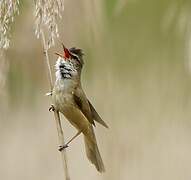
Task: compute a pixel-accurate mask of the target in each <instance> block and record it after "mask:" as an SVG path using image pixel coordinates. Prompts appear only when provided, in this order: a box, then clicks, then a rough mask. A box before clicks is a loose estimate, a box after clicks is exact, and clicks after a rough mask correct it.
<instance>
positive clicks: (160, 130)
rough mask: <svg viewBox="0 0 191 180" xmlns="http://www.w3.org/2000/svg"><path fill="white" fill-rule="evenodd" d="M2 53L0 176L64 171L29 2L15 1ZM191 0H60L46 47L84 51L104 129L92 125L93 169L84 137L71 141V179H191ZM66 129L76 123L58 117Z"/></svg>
mask: <svg viewBox="0 0 191 180" xmlns="http://www.w3.org/2000/svg"><path fill="white" fill-rule="evenodd" d="M19 9H20V15H19V16H16V18H15V22H14V24H13V25H12V32H11V35H12V36H11V46H10V48H9V49H8V50H7V51H4V52H1V57H0V99H1V100H0V179H2V180H12V179H16V180H17V179H20V180H24V179H27V180H42V179H46V180H52V179H57V180H61V179H63V178H64V174H63V169H62V162H61V157H60V154H59V152H58V150H57V147H58V138H57V132H56V125H55V122H54V118H53V114H52V113H49V112H48V108H49V106H50V98H49V97H46V96H45V93H47V92H48V91H49V84H48V78H47V70H46V64H45V61H44V57H43V48H42V45H41V41H40V40H39V39H37V38H36V37H35V34H34V16H33V14H34V12H33V9H34V4H33V1H26V0H22V1H21V4H20V7H19ZM190 18H191V1H188V0H160V1H158V0H144V1H142V0H92V1H90V0H70V1H69V0H65V10H64V12H63V19H62V20H60V22H59V32H60V38H59V39H58V40H57V41H56V46H55V47H54V48H51V49H50V50H49V55H50V59H51V67H52V71H53V72H54V64H55V61H56V56H55V55H54V52H62V47H61V42H64V43H65V45H66V46H67V47H71V46H76V47H80V48H82V49H84V52H85V56H84V60H85V66H84V70H83V77H82V81H83V87H84V89H85V91H86V93H87V96H88V97H89V99H90V100H91V101H92V103H93V104H94V106H95V107H96V109H97V111H98V112H99V114H100V115H101V116H102V118H103V119H104V120H105V121H106V122H107V124H108V125H109V127H110V129H109V130H107V129H104V128H102V127H101V126H100V125H97V128H96V134H97V140H98V143H99V148H100V151H101V154H102V156H103V160H104V162H105V166H106V173H105V174H103V175H100V174H99V173H97V172H96V170H95V168H94V167H93V166H92V165H91V164H90V163H89V162H88V160H87V159H86V156H85V150H84V144H83V138H82V137H80V138H78V139H76V140H75V141H74V142H73V143H72V144H71V145H70V147H69V148H68V150H67V156H68V161H69V172H70V176H71V179H72V180H74V179H75V180H76V179H78V180H79V179H83V180H89V179H90V178H91V179H92V180H98V179H100V180H101V179H102V180H153V179H154V180H180V179H181V180H190V179H191V153H190V152H191V130H190V129H191V21H190ZM62 119H63V120H62V122H63V128H64V134H65V137H66V139H69V138H70V137H71V136H72V135H73V134H74V133H75V130H74V128H72V127H71V126H70V124H69V123H68V122H67V121H66V120H65V119H64V117H63V116H62Z"/></svg>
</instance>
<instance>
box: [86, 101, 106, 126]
mask: <svg viewBox="0 0 191 180" xmlns="http://www.w3.org/2000/svg"><path fill="white" fill-rule="evenodd" d="M88 103H89V106H90V109H91V112H92V116H93V119H94V120H95V121H97V122H98V123H100V124H101V125H103V126H104V127H106V128H109V127H108V125H107V124H106V123H105V122H104V121H103V120H102V119H101V117H100V116H99V114H98V113H97V112H96V110H95V108H94V107H93V105H92V104H91V103H90V101H89V100H88Z"/></svg>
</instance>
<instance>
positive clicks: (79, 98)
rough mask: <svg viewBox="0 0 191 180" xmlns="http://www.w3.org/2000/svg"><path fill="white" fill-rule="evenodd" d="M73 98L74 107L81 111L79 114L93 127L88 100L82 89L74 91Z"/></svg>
mask: <svg viewBox="0 0 191 180" xmlns="http://www.w3.org/2000/svg"><path fill="white" fill-rule="evenodd" d="M73 97H74V101H75V103H76V105H77V106H78V108H79V109H80V110H81V112H82V113H83V114H84V115H85V117H86V118H87V120H88V121H89V122H90V123H91V124H93V125H94V126H95V123H94V120H93V116H92V113H91V109H90V106H89V103H88V100H87V98H86V96H85V94H84V92H83V91H82V89H80V88H78V89H76V91H75V92H74V93H73Z"/></svg>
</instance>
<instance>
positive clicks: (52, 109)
mask: <svg viewBox="0 0 191 180" xmlns="http://www.w3.org/2000/svg"><path fill="white" fill-rule="evenodd" d="M48 110H49V111H50V112H51V111H55V107H54V105H53V104H51V106H50V107H49V109H48Z"/></svg>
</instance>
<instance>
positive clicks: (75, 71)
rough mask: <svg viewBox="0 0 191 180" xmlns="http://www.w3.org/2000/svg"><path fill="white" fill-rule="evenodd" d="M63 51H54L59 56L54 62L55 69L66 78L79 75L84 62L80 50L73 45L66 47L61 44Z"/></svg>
mask: <svg viewBox="0 0 191 180" xmlns="http://www.w3.org/2000/svg"><path fill="white" fill-rule="evenodd" d="M62 45H63V44H62ZM63 51H64V52H63V55H62V54H59V53H56V55H58V56H59V58H58V60H57V63H56V70H57V71H59V72H60V74H61V75H63V77H66V78H71V77H74V76H80V74H81V69H82V67H83V64H84V61H83V52H82V50H81V49H78V48H75V47H72V48H70V49H67V48H66V47H65V46H64V45H63Z"/></svg>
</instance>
